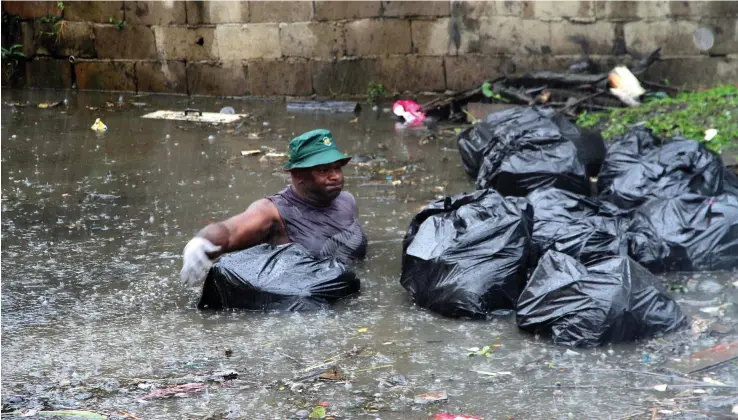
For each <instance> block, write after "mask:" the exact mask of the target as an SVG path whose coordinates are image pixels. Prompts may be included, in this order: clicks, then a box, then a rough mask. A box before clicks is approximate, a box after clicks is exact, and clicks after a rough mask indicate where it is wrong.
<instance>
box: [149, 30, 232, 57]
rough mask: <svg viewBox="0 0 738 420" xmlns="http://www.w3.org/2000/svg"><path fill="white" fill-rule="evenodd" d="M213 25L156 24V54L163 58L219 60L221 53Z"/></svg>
mask: <svg viewBox="0 0 738 420" xmlns="http://www.w3.org/2000/svg"><path fill="white" fill-rule="evenodd" d="M215 30H216V29H215V28H213V27H195V26H154V36H155V38H156V46H155V47H156V48H155V51H156V54H157V55H158V57H159V58H160V59H162V60H194V61H199V60H217V59H218V58H219V57H221V55H220V54H219V50H218V46H219V44H218V42H217V39H216V37H215Z"/></svg>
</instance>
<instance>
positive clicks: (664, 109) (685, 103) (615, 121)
mask: <svg viewBox="0 0 738 420" xmlns="http://www.w3.org/2000/svg"><path fill="white" fill-rule="evenodd" d="M577 125H579V126H581V127H584V128H591V127H596V128H600V129H601V130H602V135H603V136H604V137H605V138H612V137H615V136H619V135H621V134H624V133H625V132H626V131H628V130H629V129H630V127H632V126H634V125H643V126H645V127H647V128H650V129H651V130H653V132H654V134H656V135H657V136H662V137H671V136H676V135H679V136H682V137H687V138H692V139H695V140H700V141H703V142H704V143H705V144H706V145H707V147H708V148H710V149H711V150H714V151H716V152H718V153H721V152H722V150H723V147H725V146H727V145H729V144H731V142H738V87H736V86H733V85H722V86H718V87H716V88H713V89H708V90H702V91H696V92H683V93H680V94H679V95H677V96H676V97H674V98H669V97H654V98H651V99H647V100H646V101H645V102H644V103H643V104H641V105H640V106H638V107H635V108H620V109H616V110H613V111H610V112H597V113H588V112H584V113H582V114H581V115H580V116H579V118H578V119H577ZM711 128H712V129H716V130H717V135H716V136H715V137H713V138H712V139H711V140H709V141H708V140H705V130H707V129H711Z"/></svg>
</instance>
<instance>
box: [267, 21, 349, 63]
mask: <svg viewBox="0 0 738 420" xmlns="http://www.w3.org/2000/svg"><path fill="white" fill-rule="evenodd" d="M279 40H280V45H281V49H282V55H284V56H285V57H303V58H318V59H332V58H334V57H335V58H341V57H343V55H344V54H345V52H346V40H345V37H344V34H343V26H342V25H340V24H336V23H330V22H300V23H293V24H281V25H280V31H279Z"/></svg>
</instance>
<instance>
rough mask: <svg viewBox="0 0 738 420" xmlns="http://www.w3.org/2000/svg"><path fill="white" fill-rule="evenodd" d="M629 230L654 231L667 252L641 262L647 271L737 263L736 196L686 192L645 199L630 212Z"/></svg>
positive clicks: (715, 267)
mask: <svg viewBox="0 0 738 420" xmlns="http://www.w3.org/2000/svg"><path fill="white" fill-rule="evenodd" d="M631 229H632V230H635V229H644V230H648V231H651V232H655V233H654V237H653V238H652V241H664V242H665V243H666V244H667V246H668V249H669V252H668V256H667V257H665V258H662V259H660V260H657V261H654V262H649V263H645V264H644V265H645V266H646V267H648V268H649V269H650V270H651V271H654V272H661V271H703V270H729V269H732V268H736V267H738V196H736V195H733V194H721V195H718V196H715V197H705V196H699V195H695V194H686V195H682V196H679V197H675V198H662V199H655V200H652V201H649V202H648V203H646V204H644V205H643V206H642V207H640V208H639V209H638V210H637V211H636V212H635V214H634V215H633V222H632V227H631Z"/></svg>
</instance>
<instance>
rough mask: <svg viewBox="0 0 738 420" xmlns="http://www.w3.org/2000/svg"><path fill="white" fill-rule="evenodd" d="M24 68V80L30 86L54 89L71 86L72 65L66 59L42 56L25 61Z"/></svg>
mask: <svg viewBox="0 0 738 420" xmlns="http://www.w3.org/2000/svg"><path fill="white" fill-rule="evenodd" d="M25 70H26V82H27V83H28V86H30V87H37V88H55V89H69V88H71V87H72V66H71V64H69V62H68V61H63V60H52V59H46V58H42V59H38V60H33V61H30V62H28V63H26V69H25ZM16 71H22V70H16Z"/></svg>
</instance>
